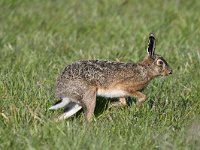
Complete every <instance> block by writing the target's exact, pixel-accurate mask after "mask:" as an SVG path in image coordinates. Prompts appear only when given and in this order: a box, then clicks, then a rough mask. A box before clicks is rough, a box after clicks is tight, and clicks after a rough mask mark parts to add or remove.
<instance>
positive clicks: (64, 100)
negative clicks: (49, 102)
mask: <svg viewBox="0 0 200 150" xmlns="http://www.w3.org/2000/svg"><path fill="white" fill-rule="evenodd" d="M69 102H70V99H69V98H67V97H65V98H63V99H62V101H61V102H60V103H58V104H56V105H53V106H51V107H50V108H49V110H56V109H59V108H62V107H65V106H66V105H67V104H69Z"/></svg>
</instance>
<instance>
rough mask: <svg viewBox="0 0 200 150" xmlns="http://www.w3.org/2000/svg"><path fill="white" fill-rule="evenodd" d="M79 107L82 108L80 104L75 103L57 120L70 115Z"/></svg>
mask: <svg viewBox="0 0 200 150" xmlns="http://www.w3.org/2000/svg"><path fill="white" fill-rule="evenodd" d="M81 108H82V106H80V105H78V104H75V105H74V106H73V107H72V108H71V109H70V110H69V111H67V112H65V113H64V114H62V115H61V116H59V118H58V120H57V121H60V120H64V119H67V118H69V117H71V116H72V115H74V114H75V113H77V112H78V111H79V110H80V109H81Z"/></svg>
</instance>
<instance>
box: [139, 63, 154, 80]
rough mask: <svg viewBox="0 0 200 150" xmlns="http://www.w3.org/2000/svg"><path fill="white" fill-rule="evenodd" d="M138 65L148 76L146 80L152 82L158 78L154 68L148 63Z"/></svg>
mask: <svg viewBox="0 0 200 150" xmlns="http://www.w3.org/2000/svg"><path fill="white" fill-rule="evenodd" d="M138 65H139V66H140V67H141V69H140V70H141V71H142V72H144V74H145V75H146V78H147V79H148V80H149V81H150V80H152V79H154V78H155V77H157V75H156V74H155V73H154V70H153V68H152V66H151V65H150V64H148V63H146V62H145V63H143V62H140V63H138Z"/></svg>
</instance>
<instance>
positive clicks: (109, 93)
mask: <svg viewBox="0 0 200 150" xmlns="http://www.w3.org/2000/svg"><path fill="white" fill-rule="evenodd" d="M126 95H127V93H126V92H125V91H123V90H120V89H109V90H104V89H98V91H97V96H103V97H124V96H126Z"/></svg>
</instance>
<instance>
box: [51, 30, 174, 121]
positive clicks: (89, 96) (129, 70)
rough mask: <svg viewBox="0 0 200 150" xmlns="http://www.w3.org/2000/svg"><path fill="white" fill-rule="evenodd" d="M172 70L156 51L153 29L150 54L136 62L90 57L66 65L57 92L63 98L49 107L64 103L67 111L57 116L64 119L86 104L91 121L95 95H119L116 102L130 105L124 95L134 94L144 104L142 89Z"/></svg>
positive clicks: (85, 108)
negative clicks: (86, 59) (89, 58)
mask: <svg viewBox="0 0 200 150" xmlns="http://www.w3.org/2000/svg"><path fill="white" fill-rule="evenodd" d="M169 74H172V69H171V68H170V67H169V65H168V63H167V62H166V61H165V59H164V58H163V57H162V56H160V55H157V54H155V37H154V35H153V34H152V33H151V34H150V35H149V42H148V46H147V56H146V57H145V58H144V59H143V60H142V61H140V62H138V63H136V64H133V63H125V62H114V61H102V60H88V61H77V62H75V63H73V64H71V65H69V66H67V67H66V68H65V69H64V71H63V72H62V74H61V75H60V76H59V77H58V80H57V86H56V95H57V96H58V97H59V98H60V101H58V102H57V103H56V104H54V105H53V106H52V107H50V108H49V109H51V110H55V109H58V108H62V107H64V108H65V110H64V113H63V114H62V115H61V116H59V117H58V119H57V120H64V119H66V118H69V117H70V116H72V115H74V114H75V113H77V112H78V111H79V110H80V109H81V108H83V109H84V112H85V116H86V120H87V121H88V122H90V121H91V119H92V116H93V113H94V109H95V105H96V96H103V97H110V98H112V97H116V98H119V101H118V102H117V103H115V104H114V106H115V105H117V106H120V105H122V106H123V105H127V103H126V100H125V97H127V96H133V97H136V98H137V105H139V106H141V105H142V104H143V103H144V101H145V99H146V96H145V95H144V94H143V93H142V90H143V89H144V88H145V87H146V86H147V85H148V84H149V82H150V81H151V80H152V79H154V78H155V77H158V76H167V75H169Z"/></svg>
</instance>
